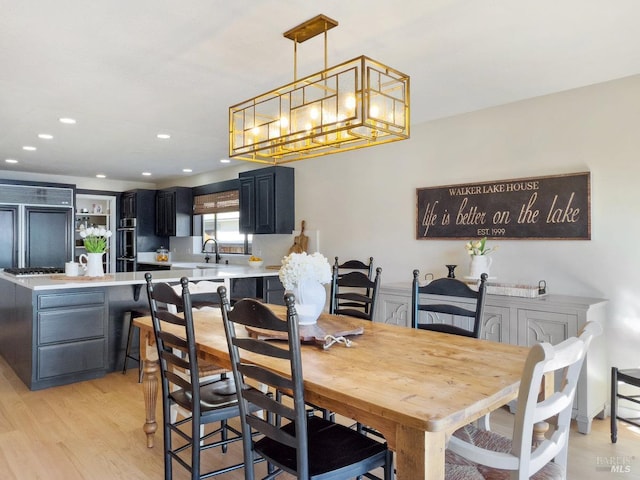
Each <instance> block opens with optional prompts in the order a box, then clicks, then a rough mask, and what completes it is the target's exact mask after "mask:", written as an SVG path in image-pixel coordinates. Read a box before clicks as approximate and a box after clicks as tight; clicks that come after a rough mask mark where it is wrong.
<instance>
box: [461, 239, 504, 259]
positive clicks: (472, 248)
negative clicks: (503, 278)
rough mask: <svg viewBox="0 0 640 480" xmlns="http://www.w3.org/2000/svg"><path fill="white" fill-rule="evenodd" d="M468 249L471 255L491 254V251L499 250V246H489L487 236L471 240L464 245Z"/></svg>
mask: <svg viewBox="0 0 640 480" xmlns="http://www.w3.org/2000/svg"><path fill="white" fill-rule="evenodd" d="M464 247H465V248H466V249H467V253H468V254H469V255H471V256H475V255H489V254H490V253H491V252H493V251H495V250H497V248H498V247H493V248H488V247H487V237H483V238H481V239H480V240H476V241H473V240H472V241H469V242H467V244H466V245H465V246H464Z"/></svg>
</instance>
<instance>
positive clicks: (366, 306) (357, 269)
mask: <svg viewBox="0 0 640 480" xmlns="http://www.w3.org/2000/svg"><path fill="white" fill-rule="evenodd" d="M372 273H373V257H370V258H369V263H368V264H365V263H363V262H361V261H360V260H348V261H346V262H344V263H342V264H340V263H339V261H338V257H336V258H335V263H334V264H333V273H332V278H331V300H330V303H329V313H332V314H335V315H349V316H351V317H357V318H362V319H364V320H372V319H373V314H374V312H375V303H376V299H377V297H378V288H379V287H380V275H381V274H382V269H381V268H380V267H378V268H376V275H375V277H373V278H372Z"/></svg>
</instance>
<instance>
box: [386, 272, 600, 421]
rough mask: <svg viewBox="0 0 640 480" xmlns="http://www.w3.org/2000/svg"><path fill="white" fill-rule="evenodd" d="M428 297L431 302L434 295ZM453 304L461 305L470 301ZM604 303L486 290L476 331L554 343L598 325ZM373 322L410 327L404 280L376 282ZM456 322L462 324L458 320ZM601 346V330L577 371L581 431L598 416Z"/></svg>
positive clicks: (525, 342)
mask: <svg viewBox="0 0 640 480" xmlns="http://www.w3.org/2000/svg"><path fill="white" fill-rule="evenodd" d="M421 300H424V301H425V302H428V301H429V295H423V296H422V297H421ZM433 301H434V302H437V301H438V299H437V297H434V298H433ZM455 303H458V304H460V306H465V304H468V303H471V301H469V302H464V301H457V302H455ZM606 303H607V300H604V299H601V298H590V297H577V296H570V295H546V296H541V297H537V298H522V297H512V296H506V295H487V298H486V301H485V312H484V318H483V326H482V334H481V335H482V338H483V339H486V340H492V341H497V342H502V343H510V344H513V345H522V346H532V345H534V344H535V343H538V342H548V343H551V344H552V345H555V344H557V343H559V342H561V341H563V340H565V339H567V338H569V337H574V336H577V335H578V332H579V330H580V329H581V328H582V327H583V326H584V324H585V323H587V322H589V321H594V320H595V321H598V322H600V324H601V325H602V326H603V327H604V326H605V323H604V322H605V306H606ZM466 308H469V306H468V305H467V306H466ZM442 320H443V321H444V322H445V323H453V324H458V323H457V322H459V319H456V318H445V319H442ZM374 321H376V322H383V323H389V324H395V325H401V326H404V327H410V325H411V284H410V283H400V284H392V285H382V286H381V287H380V291H379V296H378V301H377V303H376V312H375V316H374ZM458 325H460V324H458ZM461 326H463V327H464V328H468V327H467V326H466V325H464V324H461ZM605 347H606V345H605V339H604V335H601V336H600V337H597V338H595V339H594V340H593V342H592V343H591V346H590V348H589V352H588V354H587V357H586V359H585V362H584V365H583V367H582V371H581V373H580V380H579V382H578V390H577V392H576V399H575V402H574V407H573V416H574V418H575V419H576V421H577V423H578V431H579V432H581V433H589V432H590V430H591V422H592V420H593V418H594V417H596V416H598V417H603V416H604V412H605V406H606V402H607V391H608V385H607V379H608V374H607V370H608V369H607V365H608V362H607V358H606V348H605Z"/></svg>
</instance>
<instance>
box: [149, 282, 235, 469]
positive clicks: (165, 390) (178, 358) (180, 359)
mask: <svg viewBox="0 0 640 480" xmlns="http://www.w3.org/2000/svg"><path fill="white" fill-rule="evenodd" d="M145 279H146V282H147V295H148V297H149V307H150V311H151V318H152V323H153V332H154V336H155V340H156V346H157V350H158V359H159V363H160V379H161V386H162V389H161V391H162V424H163V434H164V472H165V480H170V479H171V478H172V475H173V462H174V461H175V462H177V463H178V464H179V465H181V466H182V467H184V468H185V469H186V470H187V471H188V472H189V473H190V475H191V479H192V480H195V479H198V480H199V479H202V478H209V477H212V476H214V475H219V474H222V473H227V472H230V471H232V470H237V469H239V468H242V467H244V463H236V464H233V465H230V466H225V467H220V468H217V469H215V470H212V471H209V472H207V473H201V471H200V470H201V468H200V459H201V453H202V452H204V451H205V450H209V449H212V448H216V447H220V448H221V450H222V452H223V453H224V452H226V450H227V446H228V445H229V444H230V443H233V442H237V441H240V440H241V439H242V434H241V432H240V431H239V430H237V429H235V428H233V427H232V426H231V425H229V423H228V420H229V419H232V418H235V417H238V416H239V415H240V409H239V406H238V401H237V396H236V388H235V383H234V381H233V379H231V378H225V377H221V378H215V379H211V378H209V379H207V380H204V379H201V377H200V373H199V372H200V370H199V367H198V355H197V348H196V341H195V331H194V325H193V315H192V304H191V297H190V294H189V280H188V279H187V278H186V277H183V278H181V279H180V284H181V285H182V294H181V295H178V294H176V292H175V291H174V289H173V288H172V287H171V286H170V285H168V284H166V283H157V284H153V283H152V280H153V279H152V275H151V274H150V273H147V274H145ZM160 305H175V306H176V307H177V309H178V310H180V311H182V313H181V314H180V313H177V312H175V310H173V311H170V310H169V309H166V308H162V307H161V306H160ZM173 405H178V406H179V407H181V409H182V410H184V411H186V412H189V413H190V416H187V417H185V418H181V419H176V420H172V413H171V410H172V406H173ZM218 422H219V427H218V428H215V429H214V430H213V431H211V432H209V433H207V434H202V433H201V432H202V428H201V427H202V426H203V425H206V424H211V423H218ZM174 437H175V438H176V442H175V444H174ZM189 450H190V451H191V454H190V455H187V453H185V452H187V451H189ZM189 457H190V458H189ZM188 460H190V461H188Z"/></svg>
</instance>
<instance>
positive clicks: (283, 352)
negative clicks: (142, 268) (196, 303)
mask: <svg viewBox="0 0 640 480" xmlns="http://www.w3.org/2000/svg"><path fill="white" fill-rule="evenodd" d="M218 292H219V293H220V297H221V299H222V303H223V304H222V318H223V322H224V327H225V332H226V336H227V342H228V345H229V355H230V357H231V363H232V369H233V375H234V378H235V381H236V385H238V389H237V392H238V400H239V402H240V412H241V417H240V418H241V425H242V431H243V433H245V435H247V434H248V433H249V431H250V429H254V430H257V431H258V432H259V433H260V434H262V435H263V437H262V438H260V439H259V440H257V441H252V440H251V437H250V436H243V438H244V440H243V447H244V456H245V459H251V458H253V457H254V455H258V456H260V457H262V458H265V459H266V460H267V462H268V463H269V464H270V465H272V466H274V467H275V468H276V469H277V470H276V472H274V473H273V474H272V475H270V476H268V477H266V478H274V477H275V476H276V475H278V474H279V473H281V472H287V473H289V474H291V475H294V476H295V477H296V478H301V479H308V480H312V479H318V480H319V479H326V480H329V479H346V478H353V477H356V476H358V475H364V474H366V473H367V472H370V471H371V470H374V469H376V468H379V467H382V468H383V469H384V478H385V480H391V478H392V465H391V463H392V462H391V452H390V450H389V449H388V448H387V445H386V443H382V442H379V441H377V440H375V439H373V438H369V437H366V436H364V435H362V434H360V433H358V432H357V431H355V430H352V429H350V428H348V427H346V426H344V425H341V424H338V423H334V422H331V421H329V420H326V419H324V418H322V417H320V416H316V415H313V414H309V413H308V412H307V409H306V404H305V397H304V385H303V378H304V372H303V369H302V353H301V346H300V334H299V327H298V322H297V321H296V311H295V307H294V300H295V299H294V295H293V294H291V293H288V294H286V295H285V297H284V299H285V304H286V306H287V318H286V320H281V319H280V318H278V317H277V316H276V315H275V314H274V313H273V312H272V311H271V310H269V308H268V307H267V306H266V305H264V304H262V303H260V302H258V301H256V300H252V299H244V300H240V301H238V302H237V303H236V304H235V305H234V306H233V308H231V306H230V303H229V299H228V297H227V290H226V288H225V287H220V288H219V289H218ZM246 327H249V328H258V329H260V331H261V332H264V333H265V334H266V336H269V332H272V335H273V334H275V335H276V336H279V337H282V335H283V334H285V336H286V341H281V342H277V343H274V342H273V341H269V340H264V339H263V338H264V337H263V336H262V335H260V336H258V337H252V336H247V335H246ZM312 348H315V347H312ZM247 356H249V357H250V361H248V360H247ZM274 361H276V362H278V363H279V364H280V365H283V366H284V365H286V366H287V367H286V369H285V370H286V373H278V372H276V371H274V370H273V369H270V368H269V367H268V365H269V364H270V363H272V362H274ZM282 362H285V363H282ZM250 385H262V386H266V387H267V388H263V389H257V388H254V387H252V386H250ZM265 390H267V391H265ZM274 390H275V391H279V390H282V391H285V392H287V395H286V396H273V395H269V393H268V391H274ZM284 399H286V401H283V400H284ZM250 404H254V405H257V406H259V407H260V408H262V409H263V411H264V412H266V418H265V417H264V415H263V416H259V415H256V414H255V413H252V412H251V411H250V410H249V408H248V406H249V405H250ZM254 475H255V474H254V472H253V471H252V469H250V468H249V467H247V468H246V469H245V479H246V480H253V478H254Z"/></svg>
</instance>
